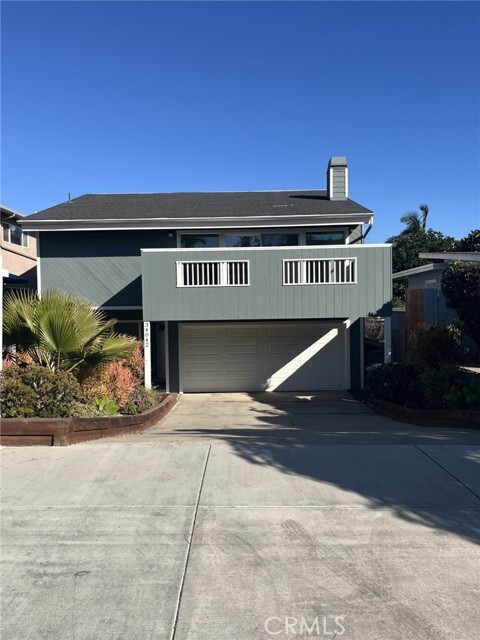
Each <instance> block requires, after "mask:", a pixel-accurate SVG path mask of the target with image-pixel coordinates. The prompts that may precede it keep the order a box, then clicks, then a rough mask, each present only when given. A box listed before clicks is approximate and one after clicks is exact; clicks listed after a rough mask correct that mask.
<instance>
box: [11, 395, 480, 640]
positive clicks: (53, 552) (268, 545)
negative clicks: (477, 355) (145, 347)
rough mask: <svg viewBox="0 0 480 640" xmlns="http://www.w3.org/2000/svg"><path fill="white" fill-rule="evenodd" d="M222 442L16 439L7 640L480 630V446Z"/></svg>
mask: <svg viewBox="0 0 480 640" xmlns="http://www.w3.org/2000/svg"><path fill="white" fill-rule="evenodd" d="M180 406H181V405H180ZM180 406H179V408H180ZM232 415H234V414H232ZM297 415H301V414H297ZM170 419H172V420H174V419H176V418H175V417H174V414H171V418H169V420H170ZM341 421H342V418H338V417H337V422H338V424H337V430H340V431H341V430H342V429H343V430H345V429H346V427H345V426H344V425H343V424H342V422H341ZM208 426H209V425H208V423H206V424H205V428H208ZM200 427H201V425H200V424H198V425H197V428H200ZM430 431H432V430H430ZM209 438H210V436H209ZM210 439H211V440H212V441H213V444H211V443H210V442H207V441H206V440H205V439H203V437H202V438H199V439H195V438H190V437H188V438H187V439H184V440H182V441H181V443H177V444H175V443H172V442H168V440H166V439H165V438H164V437H160V438H157V440H156V441H155V443H154V444H152V442H151V441H148V440H147V441H144V442H143V443H138V442H137V443H132V442H131V439H130V438H129V439H127V438H120V439H117V440H116V442H112V443H103V444H101V445H99V444H97V443H92V444H86V445H77V446H72V447H66V448H61V447H58V448H56V447H55V448H50V449H46V448H34V447H31V448H7V449H4V450H3V451H2V452H1V456H2V462H3V479H2V485H3V491H2V493H3V500H2V503H3V527H2V534H3V545H2V555H3V576H2V577H3V579H2V587H3V599H4V605H3V622H2V640H18V639H20V638H22V639H23V638H28V640H37V639H40V638H42V639H45V638H48V639H49V640H97V639H99V638H102V639H104V640H114V639H121V640H134V639H135V640H137V639H139V640H140V639H141V640H150V639H152V640H153V639H155V640H167V639H168V640H172V639H175V640H211V639H215V638H219V639H220V638H221V639H223V638H225V639H226V638H233V639H235V640H257V639H258V640H268V639H269V638H312V637H313V638H333V637H334V633H335V632H336V633H337V636H336V637H337V638H339V637H342V638H346V639H348V640H360V639H362V640H364V639H365V638H368V639H369V640H401V639H402V640H403V639H405V638H421V639H422V640H428V639H432V640H442V639H446V638H448V639H450V638H453V637H455V638H461V639H462V640H474V639H476V638H477V637H478V627H479V624H480V620H479V617H480V616H479V611H478V598H479V594H480V590H479V589H480V585H479V579H478V575H479V571H478V569H479V566H480V553H479V547H478V541H479V539H480V473H479V469H480V448H479V447H478V446H475V445H474V444H470V445H460V444H456V445H451V444H445V443H444V444H441V445H436V444H433V445H413V444H397V445H392V444H390V445H384V444H373V445H371V444H369V445H365V444H364V445H355V444H329V445H322V444H318V443H312V442H305V441H302V440H301V439H296V440H295V441H292V442H290V443H289V444H275V443H271V442H263V443H258V442H256V441H252V440H251V439H248V438H231V439H230V440H227V441H226V442H222V441H221V440H220V439H215V438H213V437H212V438H210ZM442 442H445V441H444V440H442ZM125 445H127V446H125ZM308 629H310V630H311V631H312V633H310V632H309V631H308ZM342 629H345V631H344V632H343V633H342Z"/></svg>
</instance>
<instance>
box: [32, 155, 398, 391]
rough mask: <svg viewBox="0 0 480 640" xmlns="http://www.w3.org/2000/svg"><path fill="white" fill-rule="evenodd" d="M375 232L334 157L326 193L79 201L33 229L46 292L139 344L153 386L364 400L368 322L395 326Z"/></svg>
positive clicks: (383, 254)
mask: <svg viewBox="0 0 480 640" xmlns="http://www.w3.org/2000/svg"><path fill="white" fill-rule="evenodd" d="M372 220H373V213H372V211H370V210H369V209H367V208H365V207H363V206H361V205H359V204H357V203H356V202H354V201H353V200H350V199H349V197H348V169H347V163H346V161H345V158H332V159H331V160H330V162H329V165H328V169H327V189H326V190H312V191H308V190H307V191H255V192H219V193H139V194H136V193H130V194H92V195H84V196H81V197H78V198H75V199H73V200H71V201H69V202H65V203H63V204H59V205H57V206H54V207H52V208H49V209H46V210H44V211H41V212H40V213H37V214H35V215H33V216H30V217H29V218H28V219H26V220H25V222H24V228H25V229H27V230H30V231H36V232H38V234H39V256H40V258H39V265H40V266H39V289H40V291H45V290H47V289H59V290H63V291H68V292H71V293H74V294H78V295H81V296H84V297H86V298H88V299H90V300H91V301H92V303H93V304H95V305H97V306H98V307H102V308H103V309H105V310H107V311H108V312H109V313H110V314H112V315H114V316H115V317H116V318H118V319H119V321H120V324H119V325H118V327H117V329H118V330H119V331H124V332H129V333H133V334H135V335H138V336H139V337H142V336H143V337H144V339H145V359H146V383H147V384H149V382H150V377H151V376H153V379H154V380H155V379H157V380H158V379H162V378H164V379H165V380H166V388H167V390H170V391H184V392H204V391H205V392H206V391H211V392H221V391H259V390H270V391H273V390H276V391H287V390H288V391H298V390H302V391H303V390H305V391H307V390H326V389H348V388H353V389H358V388H361V387H362V386H363V318H364V317H366V316H369V315H380V316H383V317H385V318H387V320H386V326H387V328H388V327H389V326H390V324H389V318H390V316H391V302H390V301H391V247H390V246H389V245H366V244H365V243H364V239H365V236H366V234H367V232H368V230H369V228H370V227H371V224H372ZM142 329H143V331H142ZM388 340H389V332H388V330H387V351H388Z"/></svg>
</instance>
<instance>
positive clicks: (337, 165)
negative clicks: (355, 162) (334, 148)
mask: <svg viewBox="0 0 480 640" xmlns="http://www.w3.org/2000/svg"><path fill="white" fill-rule="evenodd" d="M327 195H328V198H329V200H346V199H347V198H348V167H347V159H346V158H344V157H343V156H337V157H335V158H330V161H329V163H328V169H327Z"/></svg>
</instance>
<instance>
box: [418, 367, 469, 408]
mask: <svg viewBox="0 0 480 640" xmlns="http://www.w3.org/2000/svg"><path fill="white" fill-rule="evenodd" d="M461 379H462V374H461V371H460V369H459V368H458V367H457V366H456V365H454V364H445V365H443V366H441V367H438V368H436V369H435V368H433V367H429V368H425V369H423V371H422V373H421V374H420V382H421V387H422V402H423V406H424V408H425V409H446V408H447V407H448V401H447V395H448V393H449V392H451V391H452V390H453V389H456V388H458V386H459V385H460V384H461Z"/></svg>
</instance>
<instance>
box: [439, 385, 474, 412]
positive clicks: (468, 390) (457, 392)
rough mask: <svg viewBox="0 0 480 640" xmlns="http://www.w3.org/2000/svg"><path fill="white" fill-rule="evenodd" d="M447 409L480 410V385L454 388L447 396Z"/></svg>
mask: <svg viewBox="0 0 480 640" xmlns="http://www.w3.org/2000/svg"><path fill="white" fill-rule="evenodd" d="M445 404H446V407H447V409H473V410H480V384H476V383H470V384H467V385H464V386H462V387H461V388H452V389H450V390H449V391H447V393H446V395H445Z"/></svg>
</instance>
